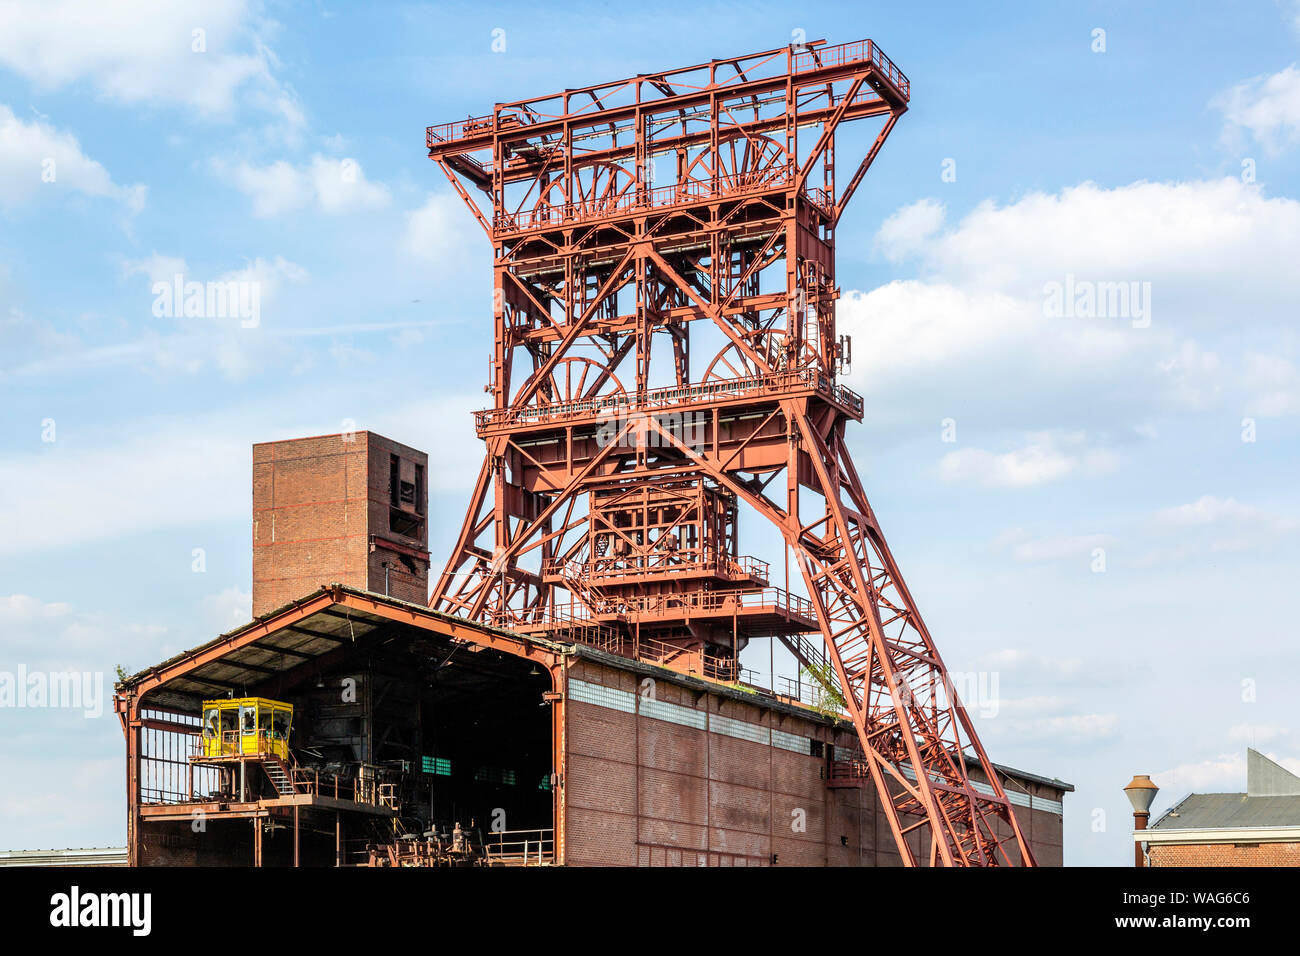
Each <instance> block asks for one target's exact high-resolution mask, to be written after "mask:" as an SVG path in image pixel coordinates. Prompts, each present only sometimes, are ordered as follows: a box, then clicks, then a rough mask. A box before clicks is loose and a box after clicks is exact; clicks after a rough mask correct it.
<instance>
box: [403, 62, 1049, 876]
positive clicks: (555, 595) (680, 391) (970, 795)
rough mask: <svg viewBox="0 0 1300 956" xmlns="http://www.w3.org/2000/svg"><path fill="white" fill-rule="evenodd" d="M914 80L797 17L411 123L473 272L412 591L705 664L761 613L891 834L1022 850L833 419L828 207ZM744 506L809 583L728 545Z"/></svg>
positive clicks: (831, 210)
mask: <svg viewBox="0 0 1300 956" xmlns="http://www.w3.org/2000/svg"><path fill="white" fill-rule="evenodd" d="M909 96H910V86H909V83H908V80H907V77H906V76H904V75H903V74H902V73H901V72H900V71H899V70H898V69H897V67H895V66H894V64H893V63H892V62H891V61H890V60H889V58H888V57H886V56H885V55H884V54H883V53H882V52H881V51H880V49H879V47H877V46H876V45H875V44H874V43H873V42H872V41H870V40H864V41H860V42H856V43H848V44H844V45H841V46H834V47H827V46H825V45H824V44H822V43H820V42H818V43H814V44H805V45H800V46H797V47H790V48H781V49H777V50H769V51H766V52H763V53H757V54H753V55H750V56H744V57H739V58H735V59H727V60H714V61H712V62H710V63H706V64H701V65H699V66H695V67H689V68H686V69H681V70H674V71H671V72H667V73H657V74H649V75H642V76H636V77H632V78H630V79H626V80H621V81H618V82H615V83H608V84H602V85H599V86H593V87H587V88H585V89H578V90H566V91H565V92H564V93H561V94H557V95H555V96H552V97H547V98H541V99H532V100H523V101H519V102H516V103H505V104H498V105H497V106H496V107H495V109H494V110H493V112H492V113H491V115H488V116H482V117H478V118H471V119H468V120H465V121H463V122H457V123H451V124H447V125H444V126H437V127H430V128H429V129H428V132H427V146H428V149H429V155H430V157H431V158H432V159H433V160H434V161H435V162H437V163H438V165H439V166H440V167H441V168H442V170H443V171H444V172H445V173H446V174H447V176H448V178H449V179H450V181H451V182H452V184H453V186H454V187H455V188H456V190H457V191H458V193H459V194H460V196H461V197H462V198H463V199H464V201H465V202H466V204H467V205H468V206H469V208H470V209H471V211H472V212H473V214H474V216H475V218H476V219H477V220H478V222H479V224H480V226H481V227H482V228H483V229H484V231H485V232H486V234H487V236H488V238H489V240H490V241H491V243H492V248H493V254H494V265H493V271H494V277H495V298H494V303H495V309H494V319H495V323H494V327H495V341H494V351H493V355H492V361H491V366H490V381H489V385H488V391H490V392H491V394H492V396H493V401H492V407H491V408H489V409H486V410H484V411H482V412H480V413H478V415H477V417H476V427H477V430H478V433H479V435H480V437H482V438H483V440H484V441H485V443H486V446H487V454H486V456H485V459H484V462H483V466H482V469H481V470H480V472H479V476H478V480H477V483H476V485H475V488H474V492H473V497H472V499H471V503H470V508H469V513H468V515H467V516H466V519H465V523H464V525H463V526H462V528H461V531H460V534H459V537H458V538H457V540H456V543H455V546H454V547H453V550H452V554H451V557H450V559H449V561H448V563H447V566H446V569H445V571H444V572H443V574H442V575H441V576H440V577H439V578H438V579H437V581H436V582H435V585H434V589H433V594H432V597H431V601H430V603H431V604H432V605H434V606H435V607H437V608H439V609H441V610H445V611H449V612H452V613H455V614H459V615H462V616H465V617H468V618H471V619H474V620H479V621H486V622H490V623H494V624H499V625H503V626H506V627H509V628H512V629H515V630H521V631H544V632H548V633H552V634H554V635H556V636H564V637H566V638H569V639H576V640H586V641H590V642H592V643H598V644H600V645H601V646H602V647H607V648H610V649H614V650H617V651H619V652H621V653H629V654H639V653H645V652H646V648H648V647H649V648H652V649H653V650H654V653H655V654H656V655H657V656H656V657H655V658H654V659H656V660H661V661H664V662H668V663H669V666H683V667H686V666H687V664H684V663H682V662H684V661H685V662H689V667H690V669H693V670H696V671H698V672H702V673H705V674H706V675H709V676H713V675H715V674H716V675H718V676H724V677H725V676H728V675H730V676H732V677H733V678H734V664H735V661H736V660H737V658H738V655H739V652H740V650H741V648H742V647H743V646H744V644H745V642H746V641H747V640H749V639H750V638H753V637H756V636H771V637H777V638H780V639H781V640H782V641H783V642H784V643H785V644H786V646H787V647H789V648H790V650H791V652H792V653H793V654H794V655H795V656H796V657H797V658H798V659H799V660H800V662H801V664H802V665H804V666H806V667H809V668H810V669H818V668H820V667H821V666H822V665H823V662H824V663H825V664H827V665H829V666H828V667H826V668H822V669H820V670H819V672H820V673H821V674H823V675H824V676H825V678H826V679H827V680H828V681H830V682H831V683H833V684H835V685H837V688H836V689H838V690H839V691H840V692H841V693H842V695H843V697H844V700H845V707H846V710H847V712H848V714H849V716H850V717H851V718H852V721H853V724H854V726H855V727H856V729H857V733H858V737H859V740H860V743H861V748H862V753H861V754H860V755H858V757H857V758H856V760H857V763H856V764H855V765H854V766H855V767H856V769H855V770H854V771H853V773H855V774H856V775H858V776H860V777H866V776H869V777H870V778H871V780H872V781H873V782H874V786H875V789H876V791H877V792H878V794H879V797H880V802H881V806H882V808H883V809H884V812H885V814H886V817H887V818H888V820H889V824H890V827H891V830H892V832H893V834H894V837H895V840H896V842H897V844H898V850H899V853H900V854H901V855H902V858H903V861H904V863H906V864H909V865H915V864H918V863H924V862H929V863H930V864H932V865H933V864H942V865H993V864H1007V863H1022V864H1027V865H1032V864H1033V856H1032V854H1031V852H1030V849H1029V846H1028V844H1027V842H1026V840H1025V838H1024V835H1023V833H1022V831H1021V829H1020V827H1019V825H1018V823H1017V822H1016V818H1015V815H1014V813H1013V811H1012V808H1011V804H1010V802H1009V801H1008V799H1007V796H1006V794H1005V792H1004V791H1003V789H1002V785H1001V782H1000V780H999V777H998V774H997V772H996V770H995V768H994V767H993V765H992V764H991V763H990V762H989V760H988V757H987V756H986V755H985V753H984V750H983V748H982V747H981V745H980V743H979V739H978V737H977V736H976V734H975V729H974V727H973V726H972V724H971V721H970V718H969V716H968V715H967V713H966V711H965V709H964V708H963V707H962V706H961V704H960V702H959V701H958V699H957V696H956V694H955V693H954V692H953V689H952V687H951V685H950V682H949V679H948V674H947V671H946V670H945V668H944V665H943V662H942V660H941V658H940V657H939V653H938V651H937V650H936V648H935V646H934V642H933V641H932V640H931V638H930V634H929V631H928V630H927V629H926V627H925V624H924V623H923V622H922V620H921V617H920V614H919V613H918V612H917V610H916V607H915V604H914V603H913V601H912V598H911V595H910V594H909V593H908V591H907V587H906V585H905V584H904V583H903V580H902V577H901V576H900V575H899V572H898V568H897V567H896V565H895V563H894V559H893V557H892V555H891V554H890V551H889V548H888V546H887V545H886V543H885V539H884V536H883V534H882V533H881V531H880V526H879V524H878V523H877V521H876V518H875V515H874V513H873V512H872V510H871V506H870V504H869V503H868V502H867V497H866V494H865V492H864V490H863V488H862V483H861V481H860V480H859V477H858V474H857V472H856V470H855V469H854V467H853V463H852V461H851V459H850V456H849V454H848V451H847V448H846V445H845V439H844V434H845V428H846V426H847V424H848V423H849V422H850V421H860V420H861V417H862V400H861V398H860V397H859V396H857V395H856V394H855V393H853V392H852V390H850V389H848V388H846V387H844V386H841V385H839V384H837V382H836V376H837V374H838V373H840V372H841V371H842V370H843V368H844V366H845V364H846V363H847V360H848V358H849V352H850V349H849V343H848V342H847V341H845V340H843V339H841V338H840V337H838V336H837V334H836V328H835V308H834V303H835V300H836V298H837V297H838V294H839V290H838V288H837V287H836V284H835V239H834V236H835V227H836V225H837V223H838V222H839V219H840V216H841V215H842V214H843V212H844V208H845V206H846V204H847V203H848V201H849V199H850V198H851V197H852V195H853V193H854V191H855V190H856V189H857V187H858V185H859V183H860V182H861V181H862V178H863V176H864V174H865V173H866V171H867V170H868V168H869V167H870V166H871V164H872V162H873V160H874V159H875V157H876V155H877V153H878V152H879V150H880V147H881V145H882V144H883V143H884V141H885V139H886V137H888V135H889V133H890V131H891V130H892V129H893V127H894V124H895V123H896V122H897V120H898V118H899V116H901V115H902V113H903V112H904V111H905V110H906V109H907V104H908V99H909ZM873 118H874V121H875V123H876V124H877V125H878V132H876V135H875V136H874V138H872V137H870V136H867V137H866V138H865V139H864V140H863V143H864V144H865V145H864V147H863V148H861V149H860V150H859V151H860V152H861V153H862V154H863V155H862V156H861V158H860V159H858V160H857V161H856V163H855V164H854V165H853V167H852V171H851V173H850V175H849V176H848V177H847V181H845V180H844V179H843V178H841V179H840V181H839V183H838V184H837V177H836V155H835V148H836V138H837V134H840V133H841V132H842V127H843V126H844V124H847V123H849V122H851V121H857V120H863V119H873ZM476 193H477V194H479V195H480V197H481V198H480V199H476V198H475V194H476ZM656 343H658V344H659V346H660V347H659V348H658V349H655V348H654V346H655V345H656ZM652 358H653V359H654V361H653V363H652V361H651V360H652ZM810 502H811V504H810ZM742 506H744V507H745V508H746V509H747V510H749V511H752V512H757V513H758V514H759V515H761V516H763V517H764V518H766V519H767V520H768V521H769V522H771V524H772V525H773V526H775V527H776V528H777V529H779V530H780V532H781V534H782V535H783V537H784V539H785V543H786V546H787V548H788V549H789V551H790V553H792V554H793V556H794V557H795V559H796V563H797V566H798V573H799V575H800V576H801V577H802V581H803V585H804V588H805V589H806V592H807V595H808V597H807V598H802V597H799V596H797V595H793V594H791V593H789V588H788V580H787V581H786V582H785V584H786V587H777V586H775V585H774V582H773V581H772V580H771V578H772V577H773V574H772V571H771V569H770V567H769V565H768V564H767V563H766V562H763V561H758V560H757V559H754V558H750V557H747V556H744V555H740V554H739V553H738V550H737V533H736V530H737V520H738V514H739V511H740V509H741V508H742ZM786 577H787V579H788V577H789V573H788V569H787V572H786ZM818 634H819V635H820V637H821V643H822V644H823V645H824V650H821V653H820V654H819V653H818V650H819V649H815V648H814V644H813V642H812V641H810V640H809V639H808V638H809V637H810V636H813V635H818ZM729 667H732V668H733V669H732V670H730V671H729V670H728V668H729ZM972 765H974V766H978V767H979V768H980V770H981V771H982V776H983V778H984V780H985V781H987V783H986V784H984V783H981V784H980V788H979V789H977V787H976V785H975V783H974V782H973V781H972V779H971V775H970V767H971V766H972ZM988 791H991V792H988Z"/></svg>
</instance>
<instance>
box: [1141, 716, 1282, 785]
mask: <svg viewBox="0 0 1300 956" xmlns="http://www.w3.org/2000/svg"><path fill="white" fill-rule="evenodd" d="M1235 729H1236V728H1234V730H1235ZM1256 749H1259V748H1256ZM1260 753H1262V754H1264V756H1265V757H1267V758H1268V759H1269V760H1272V761H1273V762H1274V763H1277V764H1280V765H1281V766H1283V767H1285V768H1286V769H1287V770H1290V771H1291V772H1292V773H1297V774H1300V760H1296V759H1294V758H1291V757H1284V756H1281V755H1279V754H1276V753H1272V752H1269V751H1264V750H1261V751H1260ZM1151 779H1152V781H1154V782H1155V784H1156V785H1157V786H1158V787H1160V788H1161V789H1162V790H1165V789H1168V790H1169V791H1170V793H1169V797H1170V799H1171V800H1179V799H1182V797H1183V796H1184V795H1185V794H1186V793H1188V792H1191V793H1244V792H1245V790H1246V752H1245V751H1244V750H1238V751H1237V752H1235V753H1230V754H1218V755H1217V756H1214V757H1207V758H1206V759H1204V760H1196V761H1189V762H1188V763H1184V764H1179V765H1178V766H1176V767H1173V768H1172V769H1169V770H1164V771H1161V772H1160V773H1153V774H1151Z"/></svg>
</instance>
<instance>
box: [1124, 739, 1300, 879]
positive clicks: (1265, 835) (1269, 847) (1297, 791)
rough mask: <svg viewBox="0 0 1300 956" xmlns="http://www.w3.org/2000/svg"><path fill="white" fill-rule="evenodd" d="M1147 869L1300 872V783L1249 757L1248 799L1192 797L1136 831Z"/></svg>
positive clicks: (1257, 756) (1221, 795) (1284, 771)
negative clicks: (1275, 868) (1298, 868)
mask: <svg viewBox="0 0 1300 956" xmlns="http://www.w3.org/2000/svg"><path fill="white" fill-rule="evenodd" d="M1133 837H1134V839H1135V840H1137V841H1138V842H1139V843H1141V844H1143V845H1144V847H1145V852H1146V859H1147V865H1148V866H1300V777H1297V776H1296V775H1295V774H1293V773H1291V772H1290V771H1289V770H1287V769H1286V768H1285V767H1282V766H1279V765H1278V764H1276V763H1274V762H1273V761H1272V760H1270V759H1268V758H1267V757H1265V756H1264V755H1263V754H1261V753H1259V752H1258V751H1256V750H1247V751H1246V792H1245V793H1191V794H1188V795H1187V796H1186V797H1184V798H1183V799H1182V800H1181V801H1179V802H1178V803H1176V804H1174V806H1172V807H1170V808H1169V809H1168V810H1167V811H1165V813H1164V815H1163V816H1162V817H1160V819H1158V820H1157V821H1156V822H1155V823H1153V824H1152V825H1151V826H1150V827H1149V828H1148V829H1146V830H1137V831H1134V834H1133Z"/></svg>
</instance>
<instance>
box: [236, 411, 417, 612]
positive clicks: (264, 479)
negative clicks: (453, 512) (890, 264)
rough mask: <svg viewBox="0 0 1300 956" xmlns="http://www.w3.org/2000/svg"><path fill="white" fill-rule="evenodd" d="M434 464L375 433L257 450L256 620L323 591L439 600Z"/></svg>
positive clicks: (285, 443)
mask: <svg viewBox="0 0 1300 956" xmlns="http://www.w3.org/2000/svg"><path fill="white" fill-rule="evenodd" d="M428 466H429V458H428V456H427V455H426V454H425V453H424V452H422V451H417V450H415V449H414V448H411V447H409V446H407V445H403V444H400V443H398V442H395V441H392V440H391V439H388V438H384V437H383V436H382V435H377V434H375V433H374V432H345V433H343V434H339V435H323V436H320V437H316V438H294V439H289V440H287V441H277V442H263V443H260V444H256V445H254V446H253V616H254V617H260V616H261V615H263V614H266V613H267V612H268V611H273V610H275V609H276V608H279V607H283V606H284V605H285V604H288V603H290V602H291V601H294V600H297V599H298V598H301V597H304V596H306V595H308V594H310V593H311V592H313V591H315V590H316V589H317V588H319V587H320V586H321V585H323V584H334V583H339V584H347V585H351V586H352V587H356V588H362V589H365V590H367V591H375V592H377V593H379V594H388V595H391V596H392V597H395V598H400V599H401V600H404V601H411V602H413V603H415V604H427V603H428V600H429V524H428V504H429V496H428Z"/></svg>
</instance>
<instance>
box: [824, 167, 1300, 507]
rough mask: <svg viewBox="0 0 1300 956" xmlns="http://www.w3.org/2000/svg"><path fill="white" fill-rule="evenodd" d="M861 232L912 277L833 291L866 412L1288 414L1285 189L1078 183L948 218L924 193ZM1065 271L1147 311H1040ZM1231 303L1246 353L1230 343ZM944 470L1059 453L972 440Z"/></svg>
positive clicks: (1110, 425)
mask: <svg viewBox="0 0 1300 956" xmlns="http://www.w3.org/2000/svg"><path fill="white" fill-rule="evenodd" d="M875 246H876V250H877V252H878V253H879V254H880V255H882V256H883V257H884V258H886V259H888V260H890V261H891V262H893V263H895V264H899V265H905V266H908V267H910V268H911V269H913V270H914V274H913V277H911V278H902V279H899V280H896V281H892V282H889V283H887V284H885V285H882V286H880V287H878V288H875V289H873V290H871V291H869V292H866V293H862V292H853V291H850V292H846V293H845V295H844V297H843V298H842V299H841V300H840V302H839V304H838V307H837V309H838V312H837V321H838V325H839V330H840V331H841V332H843V333H845V334H848V335H850V336H851V337H852V339H853V359H854V360H853V366H852V369H851V373H850V374H849V376H848V377H847V379H848V384H850V385H851V386H852V387H854V388H856V389H857V390H859V391H861V392H863V394H864V397H865V398H866V399H867V415H868V419H869V421H870V422H871V423H872V424H873V425H877V426H879V425H882V424H883V425H888V424H902V423H906V424H907V425H908V426H909V428H914V427H917V426H918V425H920V423H925V427H933V425H931V424H930V423H931V422H938V421H940V420H942V419H944V418H949V417H951V418H954V419H956V420H957V421H958V423H959V425H962V426H965V425H966V424H967V423H970V422H972V421H982V422H995V423H997V424H998V425H999V426H1001V427H1003V428H1012V427H1015V428H1023V429H1033V428H1041V427H1042V426H1043V425H1045V424H1048V423H1055V422H1060V421H1064V420H1068V421H1070V422H1071V423H1072V425H1074V426H1078V425H1087V426H1088V427H1090V428H1103V429H1106V430H1113V431H1115V432H1126V433H1131V431H1132V428H1133V427H1134V426H1135V425H1137V424H1142V425H1143V426H1146V427H1150V426H1153V425H1155V424H1156V423H1157V421H1158V420H1159V419H1160V418H1161V417H1162V416H1164V415H1167V414H1173V415H1191V414H1203V413H1206V412H1211V411H1213V412H1223V413H1226V414H1237V415H1240V414H1241V413H1242V412H1243V411H1244V412H1245V413H1247V414H1259V415H1261V416H1265V415H1280V414H1294V413H1300V378H1298V377H1297V376H1296V374H1295V366H1296V364H1297V363H1296V358H1297V356H1296V354H1295V352H1296V341H1297V338H1296V336H1295V330H1296V326H1297V314H1296V311H1295V308H1294V303H1295V302H1296V301H1297V300H1300V270H1297V269H1295V267H1294V249H1296V248H1297V247H1300V202H1297V201H1296V200H1293V199H1288V198H1269V197H1268V196H1266V195H1265V194H1264V192H1263V191H1262V190H1261V189H1260V188H1259V187H1256V186H1250V185H1247V184H1245V183H1242V182H1241V181H1240V180H1238V179H1235V178H1224V179H1220V180H1200V181H1191V182H1175V183H1150V182H1138V183H1133V184H1131V185H1127V186H1121V187H1117V188H1113V189H1107V188H1104V187H1101V186H1098V185H1096V184H1093V183H1083V184H1081V185H1078V186H1074V187H1070V188H1066V189H1063V190H1061V191H1060V192H1057V193H1051V194H1049V193H1031V194H1029V195H1027V196H1024V197H1021V198H1019V199H1017V200H1016V201H1014V202H1010V203H1008V204H1005V205H999V204H997V203H995V202H992V201H987V202H983V203H981V204H979V205H978V206H976V207H975V208H974V209H973V210H972V211H970V212H969V213H968V214H967V215H965V216H963V217H962V218H961V219H959V220H957V221H955V222H948V221H947V220H946V216H945V213H944V207H943V206H942V205H941V204H939V203H937V202H935V201H934V200H922V201H920V202H918V203H914V204H912V205H910V206H907V207H904V208H903V209H901V210H899V211H898V212H896V213H895V214H894V215H893V216H891V217H890V218H889V219H888V220H887V221H886V223H885V224H884V225H883V226H882V228H881V229H880V231H879V232H878V233H877V236H876V242H875ZM1067 277H1070V281H1073V282H1075V283H1076V284H1082V283H1090V284H1099V283H1138V287H1139V288H1140V289H1144V290H1146V291H1145V292H1144V305H1145V306H1146V309H1147V315H1149V318H1150V323H1149V325H1147V326H1146V327H1143V323H1142V322H1140V321H1137V320H1138V319H1140V318H1141V316H1139V315H1136V314H1135V315H1132V316H1126V315H1125V316H1115V317H1107V318H1101V317H1097V318H1083V317H1063V316H1058V315H1054V314H1053V313H1052V310H1051V308H1049V306H1050V304H1051V303H1050V302H1049V297H1048V290H1049V289H1050V288H1053V286H1051V285H1050V284H1053V283H1055V284H1056V285H1057V286H1058V287H1059V286H1061V285H1063V284H1064V283H1065V282H1066V280H1067ZM1148 284H1149V285H1148ZM1094 288H1096V286H1094ZM1244 315H1249V316H1250V332H1251V347H1250V349H1249V352H1253V353H1255V355H1256V357H1254V358H1250V357H1248V356H1247V350H1246V349H1245V348H1243V343H1242V336H1241V331H1240V323H1239V321H1238V319H1237V317H1239V316H1244ZM1135 322H1136V324H1135ZM1261 355H1267V356H1269V357H1270V359H1269V363H1267V364H1266V363H1265V362H1264V360H1263V359H1261V358H1259V357H1258V356H1261ZM1257 370H1258V371H1263V372H1265V373H1267V374H1262V375H1261V374H1256V371H1257ZM922 379H923V380H924V382H925V387H924V388H919V387H917V383H918V381H920V380H922ZM1001 451H1002V453H1003V454H1004V456H1005V455H1006V454H1007V452H1006V450H1005V449H1003V450H1001ZM949 467H951V468H954V469H960V470H961V471H963V472H964V471H966V470H968V469H969V470H975V471H979V472H981V473H983V472H993V473H1001V474H1002V476H1003V480H1005V481H1006V483H1009V484H1010V483H1014V481H1015V480H1016V479H1015V477H1014V476H1015V475H1016V474H1023V475H1025V476H1026V480H1030V479H1032V478H1036V477H1040V476H1041V477H1048V476H1051V475H1053V474H1056V475H1059V474H1060V473H1061V472H1064V471H1066V470H1068V469H1069V464H1068V462H1066V461H1064V460H1062V457H1061V456H1053V455H1051V454H1038V455H1031V456H1030V457H1029V459H1028V460H1024V461H1022V460H1020V459H1018V458H1017V457H1015V456H1010V457H1002V458H998V457H996V456H990V455H985V454H981V453H979V452H978V451H973V452H967V453H965V454H963V455H958V456H955V457H954V459H953V461H952V462H951V463H950V465H949Z"/></svg>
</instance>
